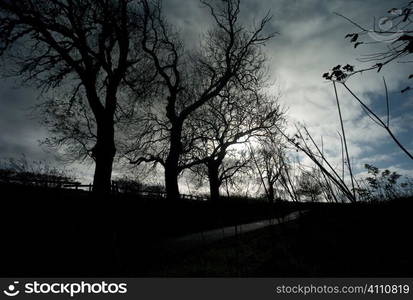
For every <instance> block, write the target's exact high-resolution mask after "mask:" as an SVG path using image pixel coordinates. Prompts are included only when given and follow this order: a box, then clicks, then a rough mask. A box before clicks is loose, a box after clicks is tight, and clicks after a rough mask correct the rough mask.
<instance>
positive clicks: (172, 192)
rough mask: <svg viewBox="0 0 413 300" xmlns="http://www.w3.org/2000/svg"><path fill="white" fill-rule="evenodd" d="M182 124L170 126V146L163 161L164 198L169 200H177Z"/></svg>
mask: <svg viewBox="0 0 413 300" xmlns="http://www.w3.org/2000/svg"><path fill="white" fill-rule="evenodd" d="M181 136H182V126H181V125H180V124H177V125H173V126H172V128H171V138H170V148H169V153H168V157H167V158H166V162H165V189H166V198H167V199H168V200H170V201H176V200H179V186H178V175H179V157H180V155H181V152H182V144H181Z"/></svg>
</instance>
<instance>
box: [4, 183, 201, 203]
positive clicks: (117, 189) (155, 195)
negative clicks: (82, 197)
mask: <svg viewBox="0 0 413 300" xmlns="http://www.w3.org/2000/svg"><path fill="white" fill-rule="evenodd" d="M0 183H3V184H21V185H26V186H38V187H53V188H60V189H73V190H83V191H86V192H92V191H93V185H92V184H82V183H81V182H78V181H70V180H44V179H35V178H30V179H28V178H24V179H23V178H0ZM111 192H112V194H128V195H136V196H140V197H142V196H144V197H146V198H149V199H166V193H165V192H163V191H145V190H138V189H133V188H132V189H129V188H125V187H121V186H119V185H118V183H117V182H116V181H112V184H111ZM180 198H181V199H182V200H189V201H207V200H208V197H205V196H197V195H188V194H181V195H180Z"/></svg>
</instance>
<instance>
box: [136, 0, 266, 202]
mask: <svg viewBox="0 0 413 300" xmlns="http://www.w3.org/2000/svg"><path fill="white" fill-rule="evenodd" d="M143 2H144V8H145V18H144V23H143V32H144V38H143V41H142V46H143V49H144V51H145V52H146V53H147V54H148V55H149V56H150V57H151V59H152V62H153V67H154V69H155V70H156V71H157V72H158V74H159V76H160V78H161V83H162V86H161V88H160V90H159V98H160V99H162V105H163V106H164V110H163V111H161V112H159V111H157V112H154V111H151V112H150V114H149V116H148V119H150V121H151V122H150V124H151V125H149V126H148V129H149V132H146V133H145V132H142V134H139V135H138V139H137V140H138V143H137V144H140V145H139V146H137V145H135V146H134V147H133V148H135V149H134V150H136V149H139V150H140V152H143V153H142V155H139V154H136V153H137V152H136V151H131V152H135V153H134V158H133V159H131V161H132V162H133V163H137V164H139V163H142V162H157V163H160V164H162V165H163V167H164V169H165V186H166V191H167V194H168V198H169V199H171V200H174V199H177V198H179V188H178V175H179V174H180V173H181V172H182V171H183V170H184V169H186V168H189V167H191V166H193V165H194V164H197V163H199V162H187V161H186V160H185V156H186V155H187V154H188V151H190V147H188V145H191V144H192V142H191V141H190V140H187V138H186V136H187V132H188V131H191V128H190V125H188V122H187V120H188V119H189V117H190V116H191V114H193V113H194V112H196V111H197V110H198V109H200V108H201V107H202V106H204V105H205V104H206V103H208V102H209V101H211V100H212V99H214V98H215V97H217V96H218V95H219V94H220V92H221V91H222V90H223V89H224V88H225V87H226V86H227V85H228V84H229V83H231V82H233V83H236V85H237V86H239V87H245V88H248V86H249V84H250V83H251V82H254V81H256V80H257V79H258V78H259V77H260V76H261V72H262V69H263V64H264V61H265V57H264V55H263V53H262V52H261V46H262V45H263V44H264V43H265V42H266V41H268V40H269V39H270V38H271V37H272V36H273V34H265V33H264V28H265V26H266V24H267V23H268V22H269V21H270V17H269V16H268V15H267V16H265V17H264V18H263V19H262V20H261V21H260V22H259V23H258V25H257V26H256V27H255V28H253V29H252V30H247V29H246V28H244V27H243V26H242V24H241V22H240V19H239V13H240V1H239V0H228V1H201V3H202V4H203V5H204V6H205V7H206V8H207V9H208V10H209V11H210V14H211V16H212V18H213V20H214V23H215V26H214V28H213V29H211V30H209V31H208V32H207V33H206V34H205V37H204V39H203V41H202V43H201V45H200V47H199V50H198V51H196V52H194V53H192V55H188V54H187V52H184V48H183V43H182V42H181V41H180V40H179V37H178V34H177V33H176V32H174V31H173V30H172V28H171V26H170V25H168V24H167V22H166V21H165V20H164V19H163V17H162V12H161V5H160V3H159V2H156V3H152V2H151V3H150V2H149V1H143ZM152 129H153V130H152ZM145 136H146V138H145ZM148 136H150V138H148ZM188 136H191V134H189V135H188ZM188 139H189V138H188ZM142 140H144V141H143V144H144V146H142ZM154 140H155V141H157V142H159V143H160V144H161V145H160V146H159V145H158V146H155V145H154V142H153V141H154ZM159 143H158V144H159ZM145 148H146V149H145ZM148 149H150V150H149V151H148ZM142 150H146V151H142Z"/></svg>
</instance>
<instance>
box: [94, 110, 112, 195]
mask: <svg viewBox="0 0 413 300" xmlns="http://www.w3.org/2000/svg"><path fill="white" fill-rule="evenodd" d="M115 154H116V147H115V141H114V124H113V120H112V119H111V118H107V119H106V120H104V121H101V122H98V128H97V141H96V145H95V147H94V148H93V149H92V155H93V157H94V159H95V175H94V178H93V192H95V193H98V194H108V193H110V191H111V177H112V165H113V159H114V157H115Z"/></svg>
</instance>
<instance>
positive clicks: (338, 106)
mask: <svg viewBox="0 0 413 300" xmlns="http://www.w3.org/2000/svg"><path fill="white" fill-rule="evenodd" d="M333 86H334V93H335V95H336V102H337V109H338V115H339V117H340V125H341V132H342V134H343V142H344V149H345V151H346V157H347V166H348V171H349V173H350V179H351V187H352V188H353V197H354V199H356V189H355V188H354V178H353V170H352V169H351V163H350V156H349V154H348V148H347V139H346V132H345V130H344V124H343V117H342V115H341V108H340V101H339V100H338V94H337V87H336V82H335V81H333Z"/></svg>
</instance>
